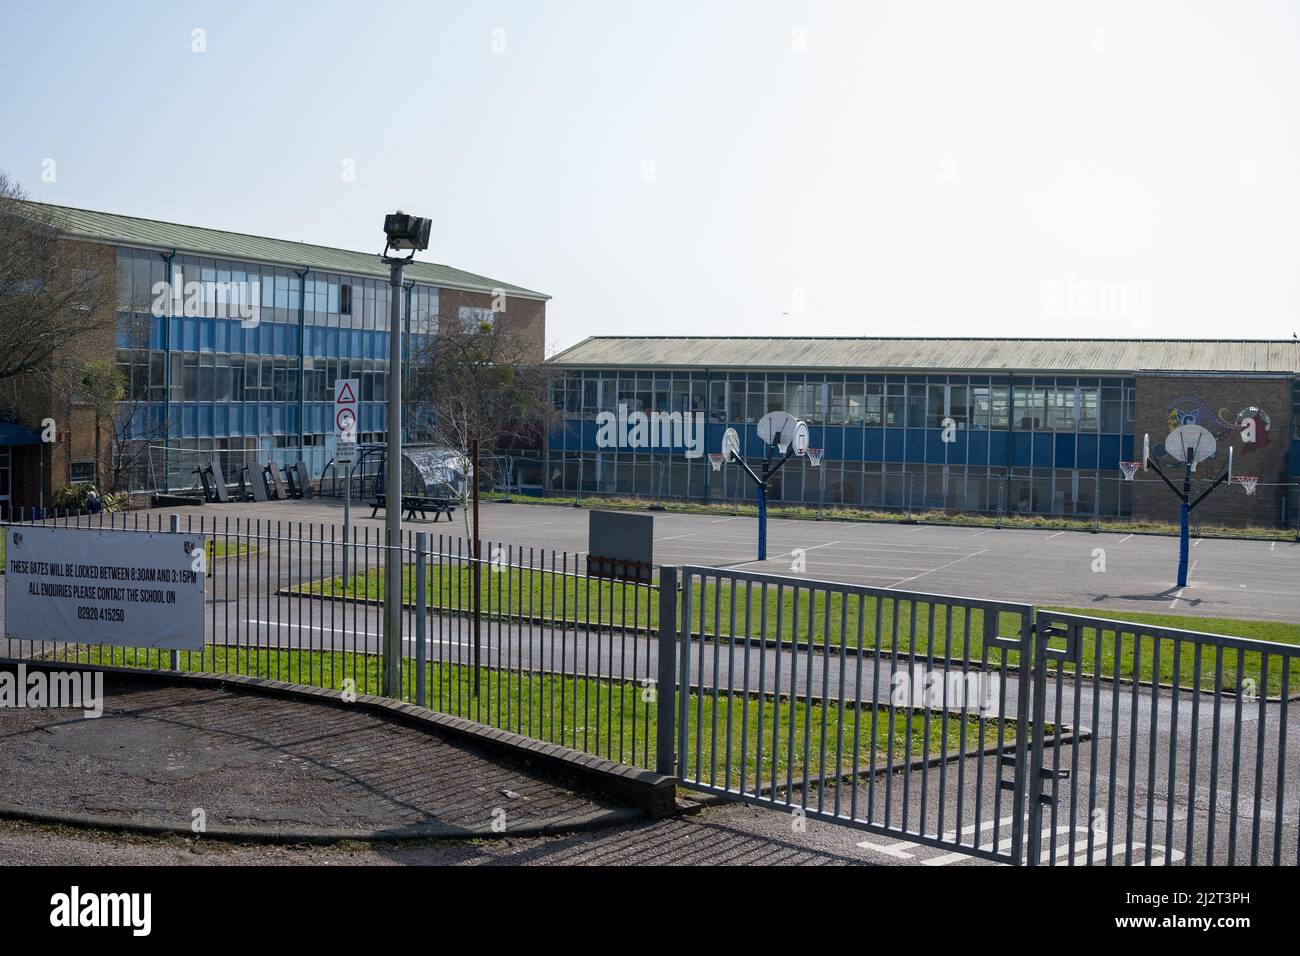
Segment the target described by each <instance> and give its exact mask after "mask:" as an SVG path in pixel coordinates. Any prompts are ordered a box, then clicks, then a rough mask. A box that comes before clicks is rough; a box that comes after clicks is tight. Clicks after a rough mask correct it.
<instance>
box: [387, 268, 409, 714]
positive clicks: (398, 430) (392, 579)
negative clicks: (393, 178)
mask: <svg viewBox="0 0 1300 956" xmlns="http://www.w3.org/2000/svg"><path fill="white" fill-rule="evenodd" d="M389 269H390V272H389V280H388V281H389V286H390V288H391V291H392V295H391V306H390V307H389V310H388V458H387V461H386V462H385V469H386V472H387V474H386V477H387V479H388V482H387V485H388V488H387V492H386V495H385V499H384V504H385V507H384V526H385V528H386V530H387V536H388V541H387V545H388V550H387V554H388V563H387V566H386V567H385V583H384V658H383V660H384V666H383V688H384V696H386V697H401V696H402V274H403V271H404V269H405V263H404V262H402V261H400V260H390V261H389Z"/></svg>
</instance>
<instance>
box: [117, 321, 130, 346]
mask: <svg viewBox="0 0 1300 956" xmlns="http://www.w3.org/2000/svg"><path fill="white" fill-rule="evenodd" d="M117 347H118V348H120V349H129V348H130V347H131V329H130V327H129V326H125V325H119V326H118V327H117Z"/></svg>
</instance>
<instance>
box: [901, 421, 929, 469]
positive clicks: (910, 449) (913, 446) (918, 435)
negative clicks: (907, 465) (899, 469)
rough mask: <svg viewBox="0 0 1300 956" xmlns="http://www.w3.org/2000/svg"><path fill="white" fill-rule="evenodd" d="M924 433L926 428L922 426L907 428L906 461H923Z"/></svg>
mask: <svg viewBox="0 0 1300 956" xmlns="http://www.w3.org/2000/svg"><path fill="white" fill-rule="evenodd" d="M925 433H926V429H924V428H909V429H907V451H906V460H907V461H909V462H917V463H919V462H924V461H925V443H926V435H925Z"/></svg>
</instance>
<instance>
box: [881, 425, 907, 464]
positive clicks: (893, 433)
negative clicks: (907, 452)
mask: <svg viewBox="0 0 1300 956" xmlns="http://www.w3.org/2000/svg"><path fill="white" fill-rule="evenodd" d="M884 460H885V461H902V460H903V429H901V428H886V429H885V458H884Z"/></svg>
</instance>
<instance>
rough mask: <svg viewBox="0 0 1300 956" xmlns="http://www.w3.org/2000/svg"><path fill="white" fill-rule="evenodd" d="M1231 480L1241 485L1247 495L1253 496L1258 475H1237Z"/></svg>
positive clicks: (1257, 482)
mask: <svg viewBox="0 0 1300 956" xmlns="http://www.w3.org/2000/svg"><path fill="white" fill-rule="evenodd" d="M1232 480H1233V481H1235V482H1236V483H1237V484H1239V485H1241V487H1242V488H1244V489H1245V490H1246V494H1247V495H1254V494H1255V488H1256V486H1257V485H1258V484H1259V476H1258V475H1238V476H1237V477H1236V478H1234V479H1232Z"/></svg>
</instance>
